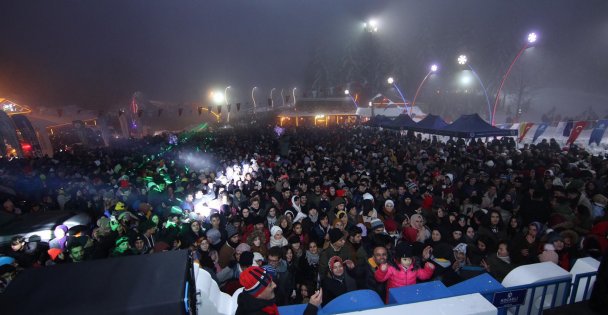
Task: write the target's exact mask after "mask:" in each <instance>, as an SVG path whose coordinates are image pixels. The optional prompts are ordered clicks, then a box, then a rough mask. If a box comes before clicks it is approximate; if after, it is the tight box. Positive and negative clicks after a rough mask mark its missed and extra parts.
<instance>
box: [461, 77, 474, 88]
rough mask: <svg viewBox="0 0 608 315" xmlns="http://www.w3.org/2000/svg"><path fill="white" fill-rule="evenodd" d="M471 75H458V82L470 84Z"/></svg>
mask: <svg viewBox="0 0 608 315" xmlns="http://www.w3.org/2000/svg"><path fill="white" fill-rule="evenodd" d="M471 80H472V79H471V76H470V75H463V76H462V77H460V84H462V85H465V86H466V85H469V84H471Z"/></svg>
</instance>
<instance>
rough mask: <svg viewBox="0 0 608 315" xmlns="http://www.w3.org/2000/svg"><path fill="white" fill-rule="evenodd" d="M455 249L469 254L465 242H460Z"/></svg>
mask: <svg viewBox="0 0 608 315" xmlns="http://www.w3.org/2000/svg"><path fill="white" fill-rule="evenodd" d="M454 251H455V252H460V253H463V254H465V255H466V254H467V244H465V243H460V244H458V245H456V246H455V247H454Z"/></svg>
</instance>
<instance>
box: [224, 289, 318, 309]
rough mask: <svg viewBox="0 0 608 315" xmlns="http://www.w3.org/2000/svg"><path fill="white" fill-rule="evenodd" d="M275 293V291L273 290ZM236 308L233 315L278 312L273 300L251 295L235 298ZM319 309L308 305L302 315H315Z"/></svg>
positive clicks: (240, 295) (244, 294)
mask: <svg viewBox="0 0 608 315" xmlns="http://www.w3.org/2000/svg"><path fill="white" fill-rule="evenodd" d="M275 292H276V289H275ZM237 303H238V307H237V309H236V314H235V315H278V314H279V310H278V308H277V305H276V304H275V301H274V299H272V300H262V299H258V298H255V297H253V296H252V295H251V294H247V293H241V294H239V297H238V298H237ZM318 310H319V309H318V308H317V307H316V306H314V305H312V304H310V303H309V304H308V305H307V306H306V309H305V310H304V314H303V315H316V314H317V311H318Z"/></svg>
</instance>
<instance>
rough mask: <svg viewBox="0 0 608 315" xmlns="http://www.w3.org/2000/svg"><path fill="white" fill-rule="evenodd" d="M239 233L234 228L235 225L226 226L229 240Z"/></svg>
mask: <svg viewBox="0 0 608 315" xmlns="http://www.w3.org/2000/svg"><path fill="white" fill-rule="evenodd" d="M238 232H239V231H237V230H236V228H235V227H234V225H232V224H228V225H226V236H227V237H228V238H231V237H233V236H234V235H236V234H237V233H238Z"/></svg>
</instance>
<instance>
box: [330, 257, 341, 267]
mask: <svg viewBox="0 0 608 315" xmlns="http://www.w3.org/2000/svg"><path fill="white" fill-rule="evenodd" d="M337 262H339V263H340V264H342V258H340V256H332V257H331V258H330V259H329V270H332V269H334V264H335V263H337Z"/></svg>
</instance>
